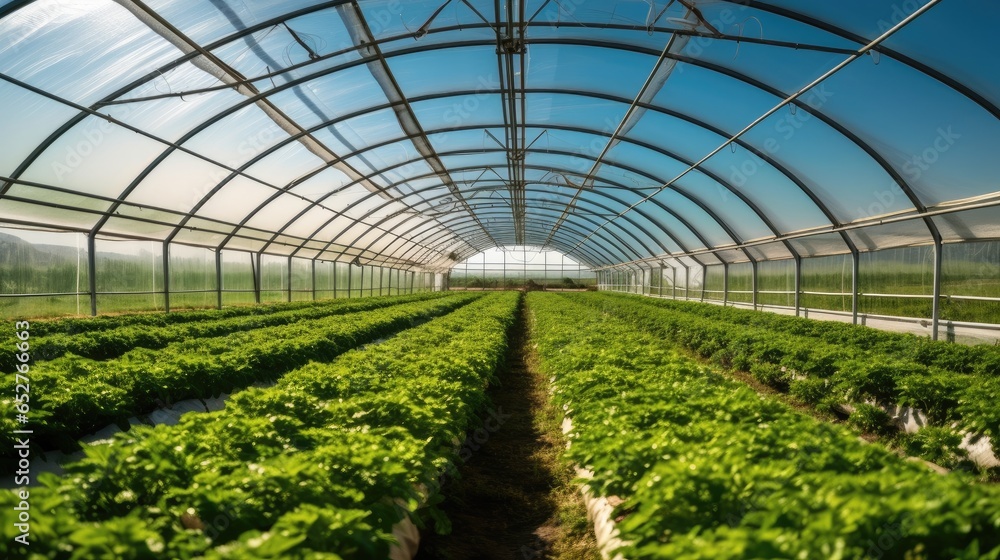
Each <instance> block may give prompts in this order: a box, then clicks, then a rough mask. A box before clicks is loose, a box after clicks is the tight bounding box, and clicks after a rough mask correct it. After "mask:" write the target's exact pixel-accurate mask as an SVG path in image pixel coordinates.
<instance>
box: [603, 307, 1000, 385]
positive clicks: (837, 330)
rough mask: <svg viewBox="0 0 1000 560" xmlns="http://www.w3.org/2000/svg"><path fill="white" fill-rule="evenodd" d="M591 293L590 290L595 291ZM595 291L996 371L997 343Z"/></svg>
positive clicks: (936, 363)
mask: <svg viewBox="0 0 1000 560" xmlns="http://www.w3.org/2000/svg"><path fill="white" fill-rule="evenodd" d="M595 295H596V294H595ZM597 297H601V298H609V299H614V300H616V301H617V300H626V301H635V300H639V299H641V300H642V301H643V302H644V303H645V304H646V305H648V306H651V307H658V308H661V309H665V310H669V311H674V312H682V313H689V314H693V315H696V316H698V317H703V318H706V319H712V320H715V321H720V322H724V323H727V324H736V325H743V326H747V327H756V328H763V329H768V330H771V331H777V332H781V333H783V334H787V335H794V336H801V337H808V338H811V339H816V340H820V341H823V342H825V343H827V344H833V345H840V346H843V347H845V348H850V349H852V350H854V351H859V352H868V353H870V354H872V355H880V356H887V357H892V358H893V359H898V360H904V361H912V362H916V363H918V364H920V365H923V366H928V367H938V368H941V369H944V370H948V371H953V372H956V373H970V374H979V375H984V376H1000V347H997V346H989V345H977V346H967V345H964V344H954V343H949V342H945V341H933V340H930V338H928V337H921V336H917V335H914V334H910V333H895V332H890V331H884V330H879V329H874V328H870V327H865V326H859V325H852V324H849V323H841V322H837V321H817V320H814V319H808V318H805V317H795V316H791V315H780V314H777V313H761V312H759V311H753V310H750V309H740V308H736V307H723V306H720V305H713V304H705V303H700V302H687V301H674V300H666V299H653V298H637V297H636V296H631V295H627V294H614V293H609V292H603V293H601V294H599V295H597Z"/></svg>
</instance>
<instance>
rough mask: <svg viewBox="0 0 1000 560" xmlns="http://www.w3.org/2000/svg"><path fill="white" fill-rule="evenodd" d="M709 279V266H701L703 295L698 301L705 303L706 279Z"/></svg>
mask: <svg viewBox="0 0 1000 560" xmlns="http://www.w3.org/2000/svg"><path fill="white" fill-rule="evenodd" d="M707 277H708V266H706V265H701V295H700V296H699V297H698V301H700V302H702V303H705V279H706V278H707Z"/></svg>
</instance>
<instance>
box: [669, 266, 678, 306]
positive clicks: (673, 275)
mask: <svg viewBox="0 0 1000 560" xmlns="http://www.w3.org/2000/svg"><path fill="white" fill-rule="evenodd" d="M670 298H671V299H677V267H676V266H672V267H670Z"/></svg>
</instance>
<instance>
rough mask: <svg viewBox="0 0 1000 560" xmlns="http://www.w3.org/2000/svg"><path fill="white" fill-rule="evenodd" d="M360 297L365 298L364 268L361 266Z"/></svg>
mask: <svg viewBox="0 0 1000 560" xmlns="http://www.w3.org/2000/svg"><path fill="white" fill-rule="evenodd" d="M361 297H365V267H364V265H362V266H361Z"/></svg>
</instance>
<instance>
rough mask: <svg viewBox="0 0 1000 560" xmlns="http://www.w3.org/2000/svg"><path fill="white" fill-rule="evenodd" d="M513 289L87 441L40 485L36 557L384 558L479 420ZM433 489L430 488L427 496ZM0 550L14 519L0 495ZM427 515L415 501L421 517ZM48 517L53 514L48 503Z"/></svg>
mask: <svg viewBox="0 0 1000 560" xmlns="http://www.w3.org/2000/svg"><path fill="white" fill-rule="evenodd" d="M518 297H519V295H518V294H514V293H504V294H491V295H489V296H486V297H483V298H481V299H479V300H478V301H476V302H475V303H472V304H471V305H468V306H465V307H463V308H462V309H460V310H458V311H456V312H453V313H451V314H449V315H447V316H444V317H441V318H438V319H435V320H432V321H430V322H427V323H425V324H423V325H421V326H419V327H415V328H412V329H409V330H407V331H404V332H403V333H401V334H399V335H398V336H396V337H394V338H393V339H390V340H389V341H386V342H383V343H380V344H377V345H373V346H369V347H367V348H365V349H360V350H354V351H351V352H347V353H345V354H343V355H342V356H340V357H339V358H338V359H336V360H335V361H333V362H331V363H327V364H321V363H311V364H309V365H307V366H305V367H302V368H300V369H297V370H295V371H293V372H291V373H289V374H288V375H286V376H284V377H283V378H281V379H280V380H279V381H278V383H277V385H275V386H274V387H271V388H267V389H257V388H253V389H249V390H246V391H243V392H240V393H239V394H237V395H235V396H234V397H233V398H232V399H231V400H230V401H229V402H228V403H227V405H226V408H225V410H222V411H219V412H214V413H207V414H197V415H195V414H188V415H185V416H184V417H182V419H181V422H180V423H179V424H177V425H175V426H159V427H156V428H145V427H140V428H136V429H133V430H132V431H130V432H127V433H122V434H119V435H118V436H116V437H115V439H114V441H113V443H112V444H110V445H104V446H93V447H90V448H88V450H87V456H86V458H85V459H83V460H81V461H79V462H77V463H75V464H73V465H70V466H69V467H67V474H66V475H65V476H64V477H62V478H59V477H54V476H47V477H45V479H44V484H45V487H43V488H37V489H33V490H32V491H31V499H32V500H33V502H32V503H33V506H32V507H33V511H36V509H35V508H37V511H38V512H40V513H38V514H33V515H37V517H36V518H35V519H33V520H32V537H33V539H35V540H34V541H33V542H32V545H31V552H32V553H33V554H34V555H35V556H34V557H36V558H71V559H77V558H79V559H85V558H86V559H89V558H116V559H138V558H194V557H204V558H231V559H246V558H302V559H306V558H308V559H314V558H315V559H323V558H327V559H334V558H337V559H370V558H386V557H387V556H388V552H389V547H390V544H391V542H392V537H391V536H390V531H391V529H392V527H393V525H394V524H395V523H397V522H399V521H400V520H402V519H404V518H405V517H407V516H409V517H412V518H418V519H417V520H418V521H419V520H420V519H419V518H421V517H423V512H424V511H430V510H432V509H433V508H432V507H431V506H424V507H422V506H421V504H422V503H425V502H427V501H428V500H429V501H430V502H432V503H433V502H434V501H435V496H436V494H435V492H436V490H437V484H436V481H437V478H438V476H439V473H441V472H442V471H443V470H444V469H445V468H446V467H447V465H449V464H450V461H452V460H453V458H454V455H455V453H456V450H455V446H454V441H455V440H456V439H458V438H461V437H462V436H463V435H464V434H465V432H466V430H467V429H468V428H469V427H470V426H471V425H473V424H474V423H475V422H476V421H477V414H478V413H480V412H482V411H483V409H484V405H485V404H486V402H487V397H486V394H485V390H486V387H487V384H488V382H489V381H490V379H492V377H493V374H494V372H495V370H496V368H497V366H498V365H499V363H500V361H501V360H502V358H503V355H504V351H505V349H506V344H507V332H508V330H509V328H510V326H511V324H512V322H513V318H514V312H515V309H516V305H517V301H518ZM428 494H430V496H428ZM0 496H2V497H0V510H2V512H0V524H2V526H3V529H2V530H0V531H2V533H3V540H2V542H0V555H2V554H3V553H4V552H5V551H4V550H3V549H4V547H9V546H11V543H12V542H13V541H12V539H13V536H14V532H15V531H16V529H15V528H14V526H13V523H14V521H13V516H14V515H15V514H16V512H15V511H14V509H13V505H14V504H15V503H16V501H14V500H15V498H13V496H12V494H10V493H4V494H2V495H0ZM418 510H419V511H418ZM41 512H45V513H41Z"/></svg>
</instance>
